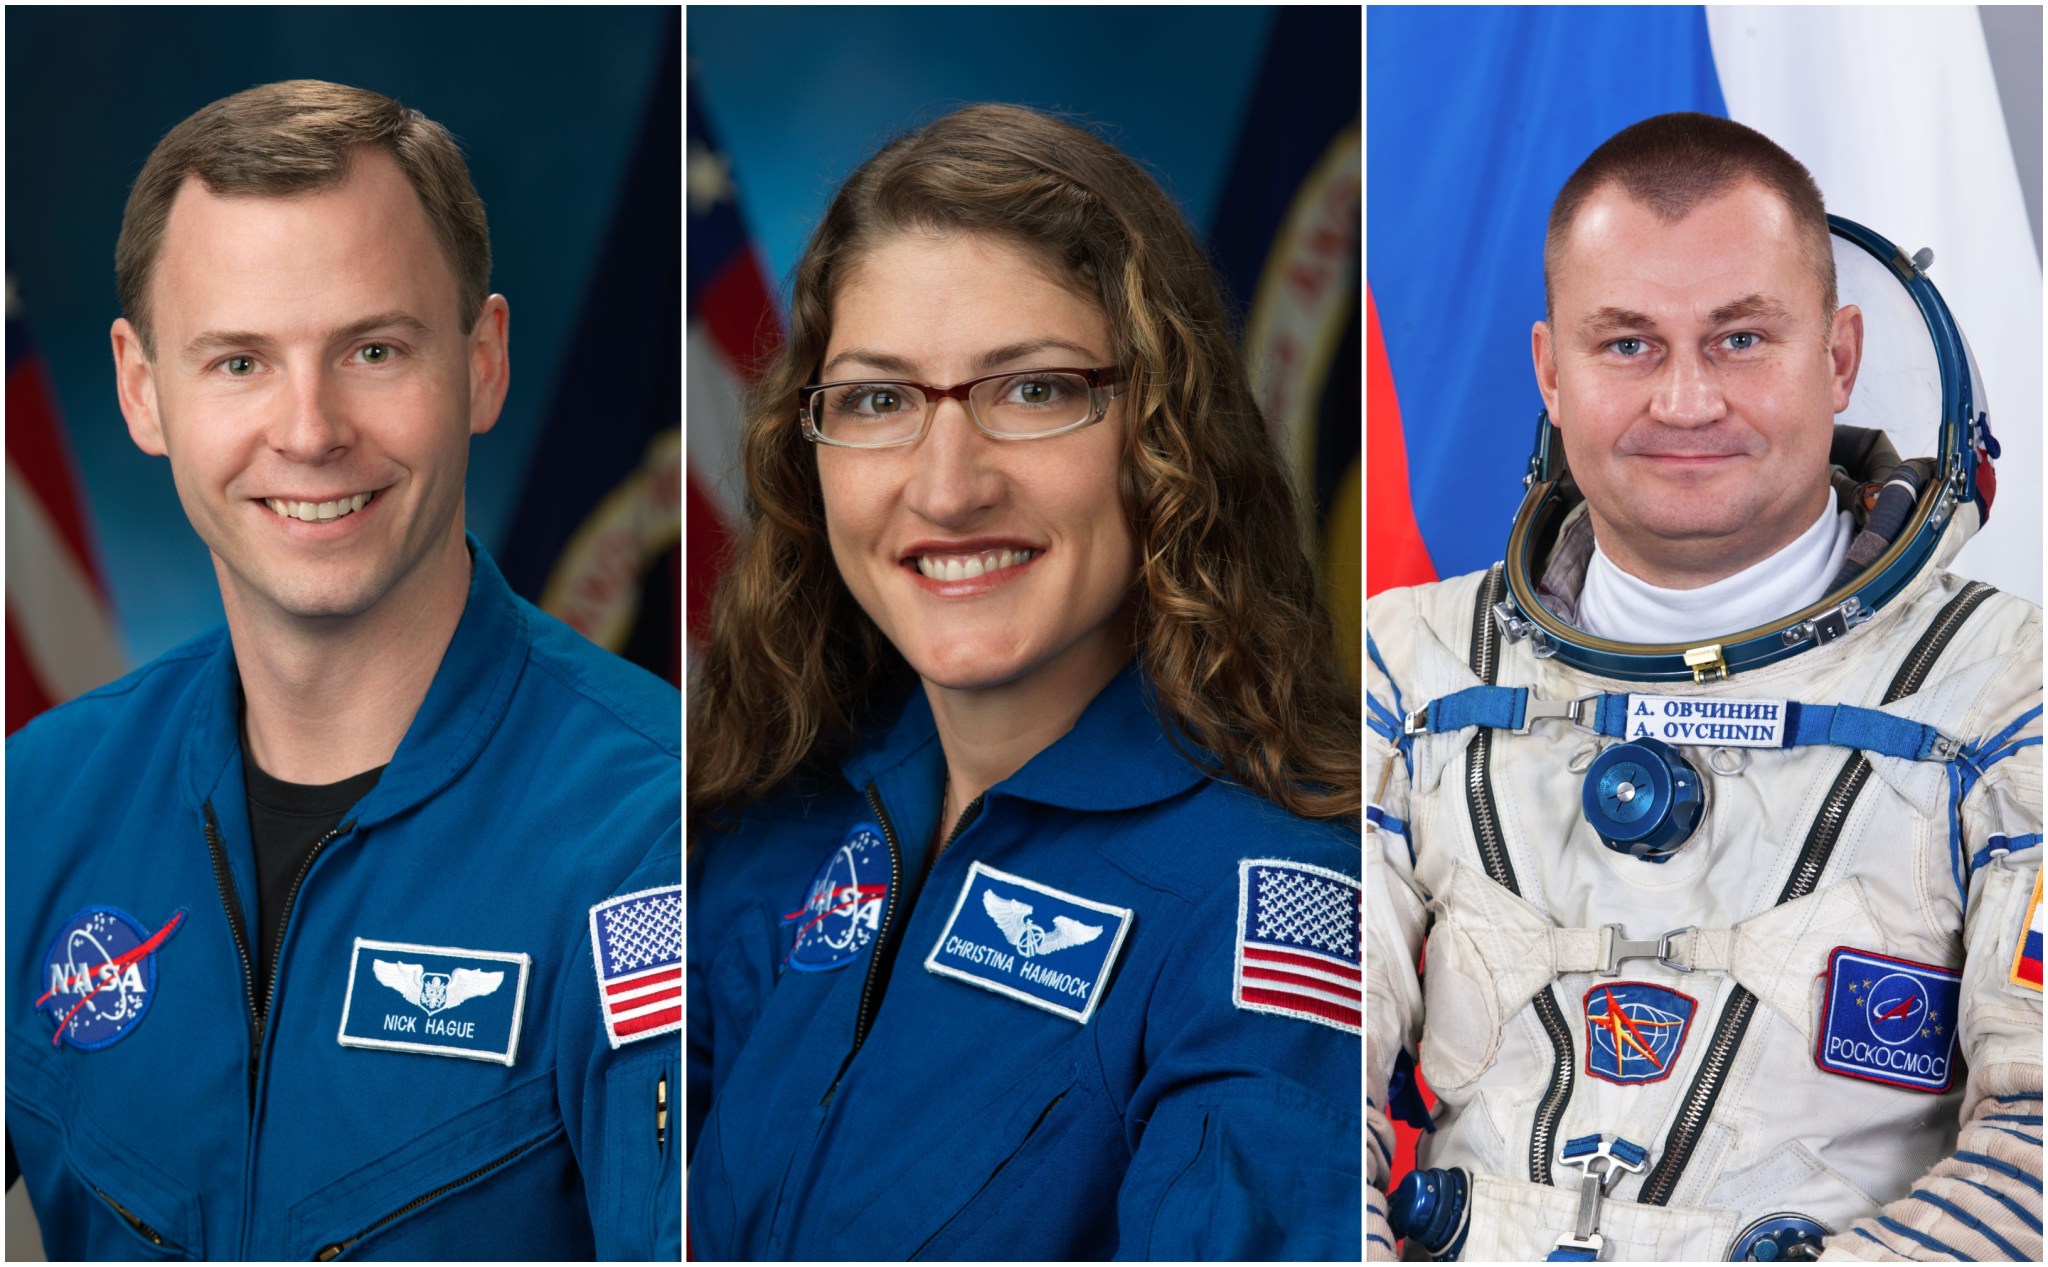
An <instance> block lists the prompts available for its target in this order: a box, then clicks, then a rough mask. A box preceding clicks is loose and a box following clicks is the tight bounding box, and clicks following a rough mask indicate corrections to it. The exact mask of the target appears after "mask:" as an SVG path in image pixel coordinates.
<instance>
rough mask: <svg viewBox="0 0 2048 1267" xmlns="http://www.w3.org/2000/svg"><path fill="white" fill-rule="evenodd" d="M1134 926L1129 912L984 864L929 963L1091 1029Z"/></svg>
mask: <svg viewBox="0 0 2048 1267" xmlns="http://www.w3.org/2000/svg"><path fill="white" fill-rule="evenodd" d="M1130 928H1131V912H1130V911H1129V910H1128V909H1126V908H1124V907H1121V906H1111V905H1109V904H1108V903H1106V902H1091V901H1089V900H1088V899H1087V898H1084V897H1075V896H1074V895H1073V894H1071V893H1062V892H1060V891H1059V890H1058V889H1055V888H1050V887H1048V886H1046V885H1043V884H1039V883H1037V882H1036V881H1033V880H1027V879H1025V878H1024V877H1022V876H1016V875H1011V874H1010V873H1009V872H1007V871H998V870H996V869H995V868H994V867H991V866H987V865H985V864H983V863H979V862H977V863H975V864H974V865H973V866H971V867H969V868H968V870H967V882H966V883H965V884H963V885H962V886H961V887H960V898H959V900H958V901H956V902H954V903H953V913H952V914H951V915H950V916H948V917H947V919H946V926H945V928H943V929H941V930H940V932H939V940H938V942H937V943H936V944H935V945H933V947H932V951H931V954H929V955H927V956H925V961H924V966H925V968H926V970H927V971H930V972H935V973H937V974H938V975H940V976H942V977H952V978H953V979H954V980H956V981H965V982H966V983H967V984H969V985H974V986H980V987H981V988H982V989H984V990H993V991H995V992H996V993H997V994H1001V995H1007V996H1008V997H1010V998H1013V999H1016V1000H1017V1001H1018V1002H1020V1003H1028V1004H1030V1005H1031V1006H1032V1007H1036V1008H1043V1009H1044V1010H1045V1011H1048V1012H1053V1013H1056V1014H1058V1015H1060V1016H1064V1017H1066V1018H1067V1019H1069V1020H1073V1021H1079V1022H1080V1023H1081V1024H1083V1025H1086V1024H1087V1023H1088V1018H1089V1017H1091V1016H1093V1015H1095V1006H1096V1004H1098V1003H1100V1002H1101V1001H1102V990H1103V987H1104V986H1105V985H1106V984H1108V982H1109V969H1110V965H1112V964H1114V963H1115V962H1116V957H1117V952H1119V951H1120V950H1122V949H1123V944H1124V936H1125V935H1126V934H1127V933H1129V932H1130Z"/></svg>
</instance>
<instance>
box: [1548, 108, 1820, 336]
mask: <svg viewBox="0 0 2048 1267" xmlns="http://www.w3.org/2000/svg"><path fill="white" fill-rule="evenodd" d="M1745 180H1753V181H1756V182H1757V183H1758V184H1760V185H1762V186H1764V187H1765V188H1766V189H1769V190H1770V191H1771V192H1772V193H1775V194H1777V195H1778V197H1780V198H1782V199H1783V200H1784V202H1785V205H1786V206H1787V207H1788V208H1790V209H1791V212H1792V219H1793V222H1794V223H1795V224H1796V225H1797V226H1798V227H1799V231H1800V233H1801V234H1802V235H1804V237H1805V238H1806V257H1807V266H1808V267H1809V268H1811V269H1812V270H1813V274H1814V277H1815V279H1816V280H1818V281H1819V282H1820V293H1821V302H1822V304H1823V305H1824V307H1823V309H1822V320H1823V322H1824V323H1825V322H1826V321H1827V320H1828V319H1830V318H1832V317H1833V316H1834V314H1835V307H1836V293H1835V251H1834V243H1833V241H1832V239H1831V237H1830V235H1829V233H1828V209H1827V205H1826V204H1825V203H1824V202H1822V200H1821V196H1820V186H1819V185H1817V184H1815V183H1814V179H1813V173H1812V172H1809V171H1807V170H1806V168H1805V166H1804V165H1803V164H1801V163H1800V161H1799V160H1798V159H1796V158H1794V157H1792V156H1791V155H1790V154H1788V153H1786V152H1785V150H1784V149H1783V148H1782V147H1781V146H1779V145H1778V143H1777V142H1776V141H1773V140H1772V139H1771V138H1769V137H1767V136H1765V135H1764V134H1763V133H1761V132H1759V131H1757V130H1756V129H1755V128H1750V127H1744V126H1743V125H1742V124H1740V123H1737V122H1735V121H1734V120H1733V119H1723V118H1719V117H1716V116H1714V115H1711V114H1695V113H1692V112H1689V111H1686V112H1679V113H1675V114H1660V115H1656V116H1654V117H1652V118H1648V119H1644V120H1643V121H1642V122H1641V123H1637V124H1633V125H1631V126H1629V127H1626V128H1623V129H1622V130H1621V131H1619V132H1616V133H1615V134H1614V135H1613V136H1611V137H1609V138H1608V139H1607V140H1606V142H1605V143H1604V144H1602V145H1601V146H1600V148H1599V149H1597V150H1594V151H1593V152H1592V153H1591V154H1590V155H1588V156H1587V158H1586V161H1585V162H1583V163H1581V164H1579V170H1577V171H1575V172H1573V173H1572V175H1571V179H1570V180H1567V181H1565V183H1564V188H1562V189H1560V190H1558V191H1557V201H1556V202H1554V203H1552V204H1551V206H1550V230H1549V232H1548V234H1546V235H1545V237H1544V241H1543V308H1544V314H1545V315H1546V316H1548V315H1550V313H1551V310H1552V307H1553V305H1552V302H1551V301H1552V295H1553V291H1554V285H1553V282H1552V278H1553V277H1555V275H1556V273H1557V270H1558V266H1559V264H1560V262H1561V261H1562V260H1563V257H1564V244H1565V238H1566V236H1567V235H1568V234H1570V233H1571V229H1572V223H1573V222H1574V221H1575V220H1577V219H1578V215H1579V208H1580V207H1582V206H1583V205H1584V204H1585V202H1586V200H1587V199H1588V198H1591V197H1592V196H1593V195H1594V194H1596V193H1598V192H1599V191H1601V190H1602V189H1605V188H1607V187H1608V186H1610V185H1613V186H1619V187H1620V189H1621V190H1622V192H1623V193H1625V194H1627V195H1628V196H1629V198H1630V199H1632V200H1633V201H1635V202H1637V203H1639V204H1641V205H1642V206H1645V207H1648V208H1649V209H1650V210H1651V211H1652V212H1654V213H1656V215H1657V216H1658V218H1660V219H1661V220H1663V221H1664V222H1665V223H1667V224H1671V223H1675V222H1677V221H1679V220H1683V219H1684V218H1685V217H1686V216H1688V215H1690V214H1691V213H1692V210H1693V208H1695V207H1697V206H1699V205H1700V204H1701V203H1703V202H1705V201H1707V200H1708V199H1709V198H1714V197H1718V196H1720V195H1721V194H1724V193H1726V192H1728V191H1729V190H1730V189H1733V188H1734V187H1735V186H1736V185H1738V184H1740V183H1741V182H1743V181H1745Z"/></svg>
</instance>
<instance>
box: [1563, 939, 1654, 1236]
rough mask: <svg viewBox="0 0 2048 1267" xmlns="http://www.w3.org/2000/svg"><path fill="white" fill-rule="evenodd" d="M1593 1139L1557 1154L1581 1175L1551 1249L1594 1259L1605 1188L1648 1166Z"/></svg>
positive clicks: (1601, 1137) (1602, 1137)
mask: <svg viewBox="0 0 2048 1267" xmlns="http://www.w3.org/2000/svg"><path fill="white" fill-rule="evenodd" d="M1610 927H1612V925H1610ZM1594 1138H1595V1139H1597V1140H1598V1141H1599V1143H1598V1145H1597V1146H1596V1147H1595V1148H1594V1149H1592V1150H1591V1151H1590V1152H1585V1153H1581V1154H1579V1155H1578V1156H1576V1157H1572V1156H1567V1155H1565V1153H1564V1152H1563V1151H1562V1150H1560V1151H1559V1153H1558V1162H1559V1164H1560V1165H1565V1166H1577V1167H1578V1168H1579V1169H1580V1170H1581V1171H1582V1172H1583V1175H1582V1177H1581V1178H1580V1180H1579V1209H1578V1216H1577V1218H1575V1219H1574V1220H1573V1226H1572V1230H1571V1231H1570V1232H1568V1233H1566V1234H1565V1235H1563V1236H1560V1237H1558V1238H1557V1244H1556V1245H1555V1247H1554V1248H1556V1249H1576V1250H1583V1251H1588V1252H1590V1253H1591V1254H1592V1255H1593V1257H1594V1258H1596V1259H1597V1258H1598V1257H1600V1251H1601V1250H1602V1248H1603V1247H1604V1246H1605V1244H1606V1242H1605V1241H1604V1240H1603V1239H1602V1238H1601V1235H1600V1233H1599V1231H1598V1228H1599V1226H1600V1202H1601V1201H1602V1200H1603V1199H1604V1198H1605V1197H1606V1195H1607V1188H1608V1185H1609V1184H1611V1183H1613V1181H1614V1177H1615V1175H1616V1174H1617V1173H1619V1172H1621V1171H1624V1170H1626V1171H1628V1172H1630V1173H1631V1174H1636V1173H1640V1172H1641V1171H1642V1169H1643V1167H1644V1166H1645V1165H1647V1164H1648V1161H1649V1158H1648V1157H1647V1156H1645V1157H1643V1158H1642V1159H1640V1160H1637V1161H1633V1162H1631V1161H1629V1160H1628V1159H1627V1158H1624V1157H1621V1156H1618V1155H1617V1154H1616V1153H1615V1151H1614V1141H1613V1140H1610V1139H1608V1138H1607V1137H1606V1136H1605V1135H1599V1136H1595V1137H1594ZM1575 1142H1576V1141H1567V1142H1566V1144H1565V1148H1570V1147H1571V1145H1572V1143H1575Z"/></svg>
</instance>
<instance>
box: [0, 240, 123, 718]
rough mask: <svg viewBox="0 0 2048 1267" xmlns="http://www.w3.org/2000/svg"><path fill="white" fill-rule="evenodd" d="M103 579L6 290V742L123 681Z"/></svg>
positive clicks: (39, 372) (10, 288)
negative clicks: (39, 718) (45, 716)
mask: <svg viewBox="0 0 2048 1267" xmlns="http://www.w3.org/2000/svg"><path fill="white" fill-rule="evenodd" d="M125 667H126V657H125V656H124V655H123V654H122V652H121V647H120V642H119V640H118V638H117V637H116V636H115V633H114V619H113V610H112V606H111V604H110V603H109V602H108V598H107V582H106V576H105V574H104V573H103V572H102V571H101V570H100V565H99V557H98V554H97V552H96V551H95V550H94V549H93V543H92V532H91V528H90V516H89V515H88V513H87V508H86V500H85V492H84V486H83V485H82V484H81V483H80V481H79V478H78V470H77V465H76V463H75V462H74V461H73V459H72V456H71V446H70V444H69V443H68V442H67V441H66V439H65V436H64V427H63V423H62V421H61V420H60V419H59V417H58V413H57V397H56V393H55V391H54V390H53V388H52V386H51V383H50V374H49V370H48V369H47V368H46V367H45V366H44V364H43V359H42V355H41V353H39V352H38V351H37V350H36V347H35V344H34V343H33V341H32V340H31V339H30V336H29V332H28V324H27V323H26V322H25V321H22V320H20V319H19V316H18V314H17V313H16V311H15V297H14V283H13V280H12V279H11V278H10V279H9V280H8V283H7V733H8V734H10V735H11V734H13V733H14V732H15V731H17V730H19V729H21V728H22V727H23V726H24V725H27V724H28V722H29V721H30V720H31V719H32V718H34V717H35V715H36V714H38V713H40V712H42V711H43V710H44V709H47V708H51V707H54V706H56V705H58V704H61V703H63V702H64V701H65V700H68V699H70V698H72V697H73V696H76V695H82V694H84V693H85V692H87V691H90V690H92V689H94V688H95V687H99V686H104V685H105V684H106V683H108V682H111V681H113V680H114V679H115V678H117V677H119V676H120V675H121V673H122V671H123V670H124V668H125Z"/></svg>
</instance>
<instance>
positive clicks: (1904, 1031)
mask: <svg viewBox="0 0 2048 1267" xmlns="http://www.w3.org/2000/svg"><path fill="white" fill-rule="evenodd" d="M1962 990H1963V977H1962V974H1961V973H1959V972H1951V971H1949V970H1948V969H1946V968H1936V967H1934V966H1932V965H1930V964H1921V963H1913V962H1911V961H1910V960H1905V959H1893V958H1891V957H1890V956H1887V955H1877V954H1872V953H1871V952H1869V951H1867V950H1853V949H1851V948H1849V947H1847V946H1838V947H1836V948H1835V951H1834V953H1833V954H1831V955H1829V956H1828V990H1827V1012H1826V1013H1825V1014H1824V1015H1823V1016H1822V1017H1821V1025H1820V1038H1819V1040H1818V1043H1817V1045H1816V1046H1815V1048H1814V1052H1813V1059H1814V1063H1815V1064H1818V1065H1819V1066H1820V1067H1821V1068H1823V1069H1825V1070H1827V1071H1828V1072H1829V1073H1838V1074H1841V1075H1843V1076H1844V1077H1849V1078H1863V1079H1865V1080H1867V1081H1870V1082H1883V1083H1886V1084H1889V1085H1891V1086H1895V1087H1906V1088H1908V1089H1909V1090H1913V1091H1926V1092H1929V1093H1930V1094H1939V1093H1941V1092H1943V1091H1946V1090H1948V1089H1949V1086H1950V1084H1951V1083H1952V1082H1953V1081H1954V1080H1955V1049H1956V1010H1957V1009H1956V1004H1957V1001H1958V1000H1959V999H1960V998H1961V997H1962Z"/></svg>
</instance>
